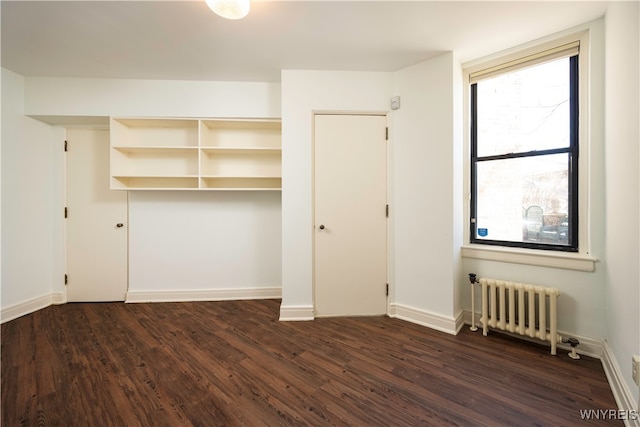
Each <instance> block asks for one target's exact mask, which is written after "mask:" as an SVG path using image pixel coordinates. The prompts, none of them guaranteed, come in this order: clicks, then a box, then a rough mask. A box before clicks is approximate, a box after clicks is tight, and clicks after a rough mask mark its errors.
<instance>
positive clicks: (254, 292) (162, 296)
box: [124, 287, 282, 303]
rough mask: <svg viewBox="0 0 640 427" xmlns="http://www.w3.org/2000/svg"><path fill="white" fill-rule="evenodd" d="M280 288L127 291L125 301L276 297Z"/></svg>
mask: <svg viewBox="0 0 640 427" xmlns="http://www.w3.org/2000/svg"><path fill="white" fill-rule="evenodd" d="M281 297H282V288H280V287H277V288H238V289H201V290H200V289H198V290H166V291H164V290H162V291H128V292H127V295H126V298H125V301H124V302H126V303H139V302H186V301H229V300H247V299H278V298H281Z"/></svg>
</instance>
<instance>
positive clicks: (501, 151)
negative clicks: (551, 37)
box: [470, 47, 578, 251]
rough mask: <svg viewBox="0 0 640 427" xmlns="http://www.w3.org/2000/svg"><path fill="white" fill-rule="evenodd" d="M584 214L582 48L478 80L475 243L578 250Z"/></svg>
mask: <svg viewBox="0 0 640 427" xmlns="http://www.w3.org/2000/svg"><path fill="white" fill-rule="evenodd" d="M577 207H578V52H577V48H574V47H571V48H570V49H560V52H558V50H557V49H556V50H554V52H553V54H552V55H544V54H540V55H536V56H535V58H534V59H533V60H530V59H527V58H525V59H524V60H522V61H518V63H517V64H515V65H514V64H507V65H506V66H504V67H498V70H490V71H489V72H480V73H479V75H476V76H474V75H472V76H471V209H470V212H471V241H472V243H483V244H493V245H502V246H516V247H525V248H535V249H551V250H563V251H577V250H578V212H577Z"/></svg>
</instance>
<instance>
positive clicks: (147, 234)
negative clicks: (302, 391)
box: [3, 76, 282, 307]
mask: <svg viewBox="0 0 640 427" xmlns="http://www.w3.org/2000/svg"><path fill="white" fill-rule="evenodd" d="M15 77H16V79H17V80H19V82H21V83H20V87H17V88H16V91H15V96H14V98H15V99H13V98H11V99H10V98H7V97H5V93H3V102H5V98H7V99H6V101H7V102H8V103H10V104H11V105H12V106H13V107H14V108H15V107H16V106H19V109H18V108H15V109H16V111H15V114H16V116H18V115H19V119H20V120H19V122H24V123H29V124H32V126H33V127H35V128H37V129H45V130H49V132H51V131H50V129H54V130H53V132H54V133H56V134H57V135H59V134H60V130H59V128H57V127H55V128H51V127H50V126H48V125H44V124H42V123H40V122H38V121H35V120H33V119H30V118H27V117H24V116H22V114H26V115H30V116H33V117H38V118H39V119H41V120H45V121H51V122H53V123H63V124H70V125H75V124H81V125H86V124H87V123H92V122H98V123H106V121H105V120H104V119H105V118H107V117H109V116H141V117H255V118H271V117H276V118H277V117H279V116H280V85H279V84H276V83H251V82H248V83H241V82H194V81H157V80H152V81H146V80H109V79H66V78H40V77H33V78H31V77H30V78H22V77H20V76H15ZM3 83H4V82H3ZM3 86H4V85H3ZM7 95H9V94H7ZM18 101H19V102H18ZM23 106H24V108H23ZM23 110H24V111H23ZM86 117H96V118H99V119H101V120H92V119H86ZM12 119H13V117H12ZM8 122H9V120H5V116H3V125H4V124H5V123H8ZM3 132H4V129H3ZM28 132H29V130H28V129H27V130H26V131H25V127H24V126H23V127H20V128H19V129H16V130H15V134H16V135H18V138H19V139H25V138H28V139H29V140H30V141H31V140H32V138H29V136H28ZM48 138H49V139H51V136H48ZM3 139H4V137H3ZM41 139H42V136H40V135H39V136H38V138H37V140H38V141H41ZM49 139H48V140H49ZM48 140H47V141H48ZM60 144H61V142H60ZM3 148H4V143H3ZM27 148H31V145H25V146H24V147H22V146H20V151H19V152H17V153H16V154H15V155H14V154H13V153H8V155H7V156H5V157H3V161H4V162H5V163H7V164H11V165H12V168H11V169H8V170H7V176H11V181H13V182H25V183H29V186H28V188H27V190H28V192H29V194H33V198H34V199H37V200H41V199H42V198H44V199H43V200H47V201H48V203H50V204H53V205H59V206H61V207H60V209H59V211H60V212H62V206H63V204H62V203H63V195H62V194H61V191H62V190H63V188H64V186H63V184H62V183H61V182H62V181H61V179H62V176H63V170H62V167H61V164H60V162H61V161H62V160H61V159H62V154H59V153H58V151H56V152H55V153H53V154H52V153H51V150H50V148H49V147H48V146H46V147H45V148H46V149H47V150H48V151H42V148H43V147H42V142H39V143H38V144H36V143H35V140H34V143H33V147H32V151H33V152H31V151H26V150H27ZM60 151H61V150H60ZM23 152H24V153H23ZM36 153H37V154H36ZM32 155H34V156H36V157H35V158H36V160H38V161H39V160H40V159H44V158H47V159H48V158H50V157H51V156H54V157H56V158H57V157H58V156H60V160H59V161H58V160H56V162H50V161H48V160H42V162H41V163H42V164H40V163H38V162H35V163H33V165H29V167H28V168H27V167H22V168H19V167H18V165H17V164H16V161H17V160H21V159H22V158H28V157H29V156H32ZM18 157H20V159H18ZM45 163H46V167H45ZM29 168H36V169H37V173H35V174H33V173H31V171H30V170H29ZM52 168H54V169H52ZM14 172H15V173H14ZM3 173H4V172H3ZM44 174H47V176H48V177H47V179H44V178H43V177H42V175H44ZM23 175H27V178H25V179H23V178H22V176H23ZM14 176H19V177H21V178H20V179H18V180H16V179H15V178H14ZM7 182H9V181H7ZM43 182H44V183H47V184H48V185H49V187H50V185H51V183H52V182H54V183H56V184H55V186H56V188H55V190H52V189H51V188H48V187H47V186H46V185H45V186H43V185H42V183H43ZM187 193H188V194H187ZM7 194H8V193H7ZM45 195H46V197H45ZM4 196H5V195H4V194H3V197H4ZM280 204H281V202H280V194H279V193H278V192H265V193H258V192H252V191H242V192H227V193H224V194H223V193H222V192H220V193H216V192H186V193H181V192H171V191H167V192H162V191H153V192H131V193H130V202H129V233H130V234H129V244H130V252H129V268H130V283H129V292H128V294H127V300H128V301H158V300H184V299H228V298H252V297H279V296H280V289H281V271H280V265H281V261H280V259H281V237H280V236H281V233H280V231H281V224H282V223H281V217H280V215H281V214H280V209H281V208H280ZM57 209H58V208H57V207H56V212H57ZM48 210H49V211H51V210H52V209H51V208H48ZM38 212H42V209H41V208H39V209H38ZM12 213H13V214H14V215H15V216H18V215H22V213H20V212H19V211H15V212H14V211H13V210H12ZM9 219H10V217H9V216H7V220H9ZM23 222H24V223H25V226H26V225H27V221H26V220H25V221H23ZM60 224H61V225H60V227H61V226H62V224H63V222H62V221H61V222H60ZM22 231H24V230H22ZM39 231H43V232H42V233H39V235H41V236H43V238H44V236H52V235H53V236H54V239H55V238H57V237H55V236H57V235H58V234H60V236H61V232H59V231H58V229H56V230H53V232H52V230H46V231H47V232H44V230H39ZM21 235H22V234H18V233H16V234H15V236H7V238H6V239H5V236H3V244H4V242H8V243H7V245H13V244H15V242H16V241H17V239H18V236H21ZM221 237H222V238H221ZM49 238H51V237H49ZM46 247H47V246H45V247H42V246H41V245H39V246H38V248H39V249H38V250H42V252H43V256H44V255H45V253H46V254H47V256H48V258H47V259H46V263H45V262H44V261H45V260H42V261H39V262H38V263H37V264H36V265H37V268H35V269H34V268H31V267H29V266H26V265H25V263H24V262H22V263H21V264H19V265H18V264H16V266H15V268H14V269H15V275H16V276H18V275H22V273H23V270H24V269H25V268H30V269H29V270H28V271H29V272H30V274H33V273H36V272H40V274H43V275H45V274H47V275H48V276H51V275H60V277H63V274H64V271H63V258H62V253H61V251H60V249H57V250H54V251H53V253H52V251H51V250H49V251H48V252H47V251H46ZM48 247H49V248H50V247H51V244H48ZM62 247H63V246H62ZM8 253H9V252H4V254H8ZM34 261H36V260H34ZM52 272H54V273H52ZM3 275H4V272H3ZM23 276H24V275H23ZM27 276H28V275H27ZM23 280H24V278H23ZM50 282H51V279H50V278H49V281H48V287H47V288H46V289H45V290H43V291H42V292H46V293H48V294H50V293H51V292H52V289H53V292H58V291H63V290H64V286H63V285H62V287H60V285H58V284H57V283H56V285H55V286H54V287H53V288H52V285H51V283H50ZM3 283H6V284H7V286H6V289H7V292H9V293H14V292H15V293H20V295H22V297H23V298H35V297H38V296H40V294H39V293H38V292H40V291H38V292H35V291H34V290H32V289H30V288H28V287H24V286H21V287H16V288H14V287H13V286H12V285H11V284H10V283H9V282H3ZM4 292H5V287H3V293H4ZM15 300H16V298H11V300H10V302H9V303H8V304H14V302H15ZM3 304H4V301H3ZM3 307H4V305H3Z"/></svg>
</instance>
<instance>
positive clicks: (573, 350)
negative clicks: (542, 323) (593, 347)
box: [562, 337, 580, 360]
mask: <svg viewBox="0 0 640 427" xmlns="http://www.w3.org/2000/svg"><path fill="white" fill-rule="evenodd" d="M562 342H563V343H564V344H569V345H570V346H571V353H569V357H570V358H572V359H573V360H578V359H580V355H579V354H578V353H577V352H576V347H577V346H578V345H579V344H580V341H578V338H574V337H570V338H563V339H562Z"/></svg>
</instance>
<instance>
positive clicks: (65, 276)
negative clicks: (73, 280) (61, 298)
mask: <svg viewBox="0 0 640 427" xmlns="http://www.w3.org/2000/svg"><path fill="white" fill-rule="evenodd" d="M64 284H65V286H66V285H68V284H69V276H67V275H66V274H65V275H64Z"/></svg>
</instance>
